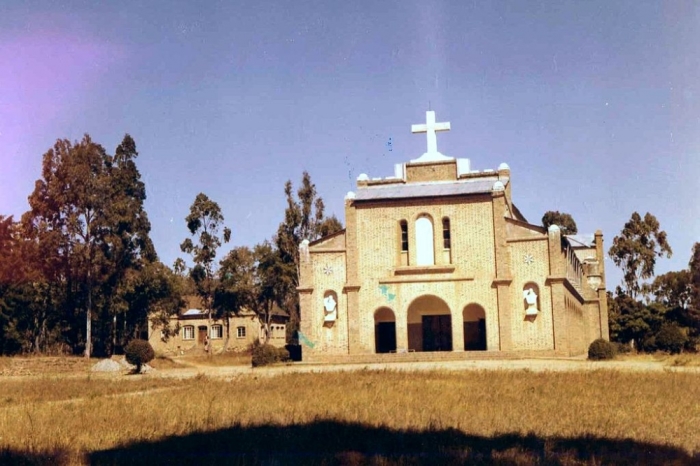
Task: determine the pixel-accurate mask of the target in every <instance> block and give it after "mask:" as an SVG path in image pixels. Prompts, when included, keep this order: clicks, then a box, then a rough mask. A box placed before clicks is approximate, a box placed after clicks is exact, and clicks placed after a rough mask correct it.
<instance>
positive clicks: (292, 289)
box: [253, 241, 297, 343]
mask: <svg viewBox="0 0 700 466" xmlns="http://www.w3.org/2000/svg"><path fill="white" fill-rule="evenodd" d="M253 256H254V258H255V306H254V309H255V312H256V314H257V315H258V318H259V319H260V322H261V324H262V327H263V328H262V330H263V331H262V342H263V343H266V342H267V340H268V339H269V337H270V325H271V324H272V316H273V311H274V309H275V305H277V306H279V307H282V306H283V305H284V304H285V299H286V298H287V296H290V295H295V294H296V286H297V285H296V283H297V282H294V281H292V280H291V277H290V276H289V274H286V273H285V272H286V271H287V270H288V266H287V265H286V264H285V263H284V262H283V261H282V258H281V256H280V254H279V252H278V251H277V250H276V249H275V248H274V247H273V246H272V245H271V244H270V243H268V242H267V241H265V242H263V243H262V244H258V245H256V246H255V249H254V252H253Z"/></svg>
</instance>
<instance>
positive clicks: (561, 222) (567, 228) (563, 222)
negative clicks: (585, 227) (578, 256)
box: [542, 210, 578, 235]
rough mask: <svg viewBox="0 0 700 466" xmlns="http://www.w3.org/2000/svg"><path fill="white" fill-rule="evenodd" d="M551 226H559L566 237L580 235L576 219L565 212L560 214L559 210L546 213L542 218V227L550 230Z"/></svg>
mask: <svg viewBox="0 0 700 466" xmlns="http://www.w3.org/2000/svg"><path fill="white" fill-rule="evenodd" d="M551 225H556V226H558V227H559V229H560V230H561V232H562V234H564V235H575V234H576V233H578V228H577V227H576V222H575V221H574V218H573V217H572V216H571V215H570V214H567V213H565V212H559V211H558V210H556V211H554V210H550V211H547V212H545V214H544V216H543V217H542V226H544V227H545V228H549V227H550V226H551Z"/></svg>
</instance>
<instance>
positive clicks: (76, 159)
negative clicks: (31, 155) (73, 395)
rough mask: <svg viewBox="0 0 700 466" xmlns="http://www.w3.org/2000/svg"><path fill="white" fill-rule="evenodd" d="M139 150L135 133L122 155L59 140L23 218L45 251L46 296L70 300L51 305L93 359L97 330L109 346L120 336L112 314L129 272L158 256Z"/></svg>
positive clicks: (41, 263)
mask: <svg viewBox="0 0 700 466" xmlns="http://www.w3.org/2000/svg"><path fill="white" fill-rule="evenodd" d="M137 155H138V154H137V152H136V146H135V143H134V141H133V139H132V138H131V137H130V136H129V135H126V136H125V137H124V139H123V141H122V143H121V144H120V145H119V147H117V151H116V154H115V155H114V156H109V155H108V154H107V153H106V151H105V150H104V148H103V147H102V146H100V145H99V144H97V143H95V142H93V141H92V140H91V139H90V136H88V135H85V136H84V137H83V139H82V140H81V141H80V142H75V143H71V142H70V141H68V140H65V139H64V140H58V141H57V142H56V144H54V146H53V148H51V149H50V150H49V151H48V152H47V153H46V154H44V157H43V165H42V177H41V179H39V180H38V181H37V182H36V185H35V189H34V192H33V193H32V194H31V195H30V197H29V204H30V207H31V210H30V211H29V212H27V213H26V214H25V215H24V216H23V218H22V223H23V229H24V231H25V232H26V238H27V239H28V240H29V241H30V242H32V243H34V244H35V246H36V248H37V250H38V257H39V260H38V264H37V270H39V271H40V272H41V275H42V278H43V279H44V281H45V284H46V286H45V287H43V288H42V290H43V291H42V293H43V295H44V297H43V299H44V300H45V301H46V299H52V297H59V298H62V301H61V302H57V301H53V302H52V303H51V306H50V307H51V308H53V309H57V310H60V312H61V313H62V314H63V316H62V318H63V319H64V320H65V321H66V322H67V328H68V329H69V331H68V333H64V335H63V338H64V339H65V340H66V341H67V342H69V343H70V344H71V346H73V347H74V348H75V347H76V346H78V345H79V342H80V341H82V342H83V344H84V347H85V350H84V353H85V356H86V357H89V356H90V355H91V354H92V352H93V340H94V338H93V330H95V331H96V332H97V334H96V341H97V342H98V345H101V348H102V350H103V351H107V348H108V347H109V341H108V340H109V338H108V335H109V333H110V332H111V333H112V334H113V335H116V320H113V319H111V318H110V316H112V317H116V314H114V311H119V310H120V309H123V307H121V306H120V302H119V301H118V299H117V298H118V295H117V294H116V290H117V289H118V288H119V287H120V286H121V282H122V281H123V280H124V279H125V277H126V276H127V273H128V270H130V269H133V268H135V269H138V268H140V267H141V266H142V265H143V264H142V261H152V260H155V258H156V256H155V251H154V249H153V245H152V244H151V241H150V238H149V236H148V234H149V231H150V224H149V222H148V217H147V215H146V213H145V211H144V210H143V201H144V200H145V197H146V195H145V187H144V186H143V183H142V182H141V181H140V175H139V173H138V170H137V169H136V165H135V162H134V159H135V158H136V157H137ZM35 283H36V282H35ZM59 290H60V292H57V291H59ZM76 310H77V311H78V312H84V319H85V333H84V335H81V334H80V332H78V329H77V327H76V326H75V325H74V324H75V321H74V319H75V318H77V317H78V314H75V312H76ZM93 325H95V327H94V326H93ZM113 340H114V339H113ZM113 340H112V341H113Z"/></svg>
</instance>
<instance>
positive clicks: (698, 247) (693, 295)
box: [688, 243, 700, 340]
mask: <svg viewBox="0 0 700 466" xmlns="http://www.w3.org/2000/svg"><path fill="white" fill-rule="evenodd" d="M688 270H689V273H688V276H689V278H688V281H689V288H690V299H689V300H688V319H689V326H690V329H691V332H690V333H691V337H694V338H695V339H697V340H700V243H695V244H694V245H693V250H692V254H691V256H690V261H689V262H688Z"/></svg>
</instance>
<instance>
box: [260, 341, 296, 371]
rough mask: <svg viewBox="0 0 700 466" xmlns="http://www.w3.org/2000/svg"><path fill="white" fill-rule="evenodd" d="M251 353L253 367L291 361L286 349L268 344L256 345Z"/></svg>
mask: <svg viewBox="0 0 700 466" xmlns="http://www.w3.org/2000/svg"><path fill="white" fill-rule="evenodd" d="M251 352H252V359H251V362H252V364H253V367H260V366H267V365H269V364H274V363H276V362H285V361H289V351H287V350H286V349H285V348H277V347H275V346H272V345H270V344H267V343H266V344H264V345H261V344H260V343H255V344H254V345H253V349H252V351H251Z"/></svg>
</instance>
